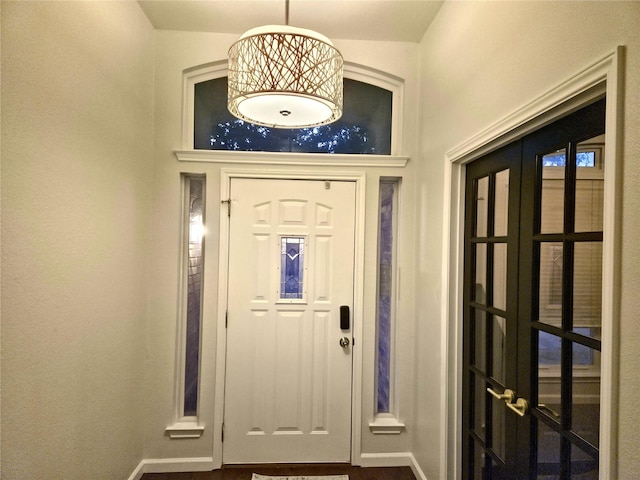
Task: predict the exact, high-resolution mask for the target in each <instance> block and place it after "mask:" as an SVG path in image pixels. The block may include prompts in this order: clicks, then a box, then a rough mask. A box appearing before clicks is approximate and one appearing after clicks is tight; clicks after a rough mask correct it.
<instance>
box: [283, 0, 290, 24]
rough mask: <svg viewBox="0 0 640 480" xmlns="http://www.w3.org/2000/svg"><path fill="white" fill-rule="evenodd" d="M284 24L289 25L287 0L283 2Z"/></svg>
mask: <svg viewBox="0 0 640 480" xmlns="http://www.w3.org/2000/svg"><path fill="white" fill-rule="evenodd" d="M284 24H285V25H287V26H288V25H289V0H285V4H284Z"/></svg>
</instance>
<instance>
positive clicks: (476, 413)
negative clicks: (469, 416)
mask: <svg viewBox="0 0 640 480" xmlns="http://www.w3.org/2000/svg"><path fill="white" fill-rule="evenodd" d="M474 384H475V389H474V395H473V431H474V432H475V433H476V435H478V437H479V438H481V439H482V440H485V429H486V428H485V415H486V399H487V387H486V382H485V380H484V377H483V376H481V375H474Z"/></svg>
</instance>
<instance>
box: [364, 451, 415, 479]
mask: <svg viewBox="0 0 640 480" xmlns="http://www.w3.org/2000/svg"><path fill="white" fill-rule="evenodd" d="M360 461H361V466H362V467H411V471H412V472H413V474H414V475H415V476H416V478H417V479H418V480H428V479H427V477H426V475H425V474H424V472H423V471H422V469H421V468H420V465H418V461H417V460H416V457H414V455H413V453H411V452H399V453H363V454H361V455H360Z"/></svg>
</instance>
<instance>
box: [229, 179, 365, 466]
mask: <svg viewBox="0 0 640 480" xmlns="http://www.w3.org/2000/svg"><path fill="white" fill-rule="evenodd" d="M230 192H231V198H232V215H231V218H230V221H229V232H230V236H229V268H228V271H229V274H228V306H227V310H228V324H227V331H226V336H227V348H226V352H227V353H226V380H225V402H224V403H225V411H224V444H223V458H222V460H223V463H268V462H329V461H331V462H346V461H349V460H350V455H351V413H352V406H351V396H352V392H351V385H352V353H353V350H352V345H349V346H348V347H346V348H345V347H342V346H341V345H340V343H339V342H340V339H342V338H347V339H348V340H349V342H353V335H352V333H353V331H352V328H350V329H348V330H342V329H341V328H340V315H339V310H340V306H341V305H347V306H349V308H350V309H351V310H353V305H354V253H355V242H354V240H355V213H356V184H355V182H341V181H338V182H336V181H329V182H325V181H318V180H284V179H255V178H232V179H231V187H230ZM283 236H291V237H300V238H303V239H304V242H305V253H304V264H305V278H304V283H305V288H304V298H302V299H299V300H297V299H294V300H291V299H280V295H279V290H280V242H281V238H282V237H283ZM352 317H353V315H352ZM351 322H352V323H351V327H353V318H352V319H351Z"/></svg>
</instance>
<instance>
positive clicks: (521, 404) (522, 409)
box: [507, 397, 529, 417]
mask: <svg viewBox="0 0 640 480" xmlns="http://www.w3.org/2000/svg"><path fill="white" fill-rule="evenodd" d="M507 407H509V408H510V409H511V410H513V411H514V412H516V413H517V414H518V415H519V416H521V417H524V416H525V415H526V414H527V413H529V402H527V401H526V400H525V399H524V398H522V397H520V398H518V399H517V400H516V403H507Z"/></svg>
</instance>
